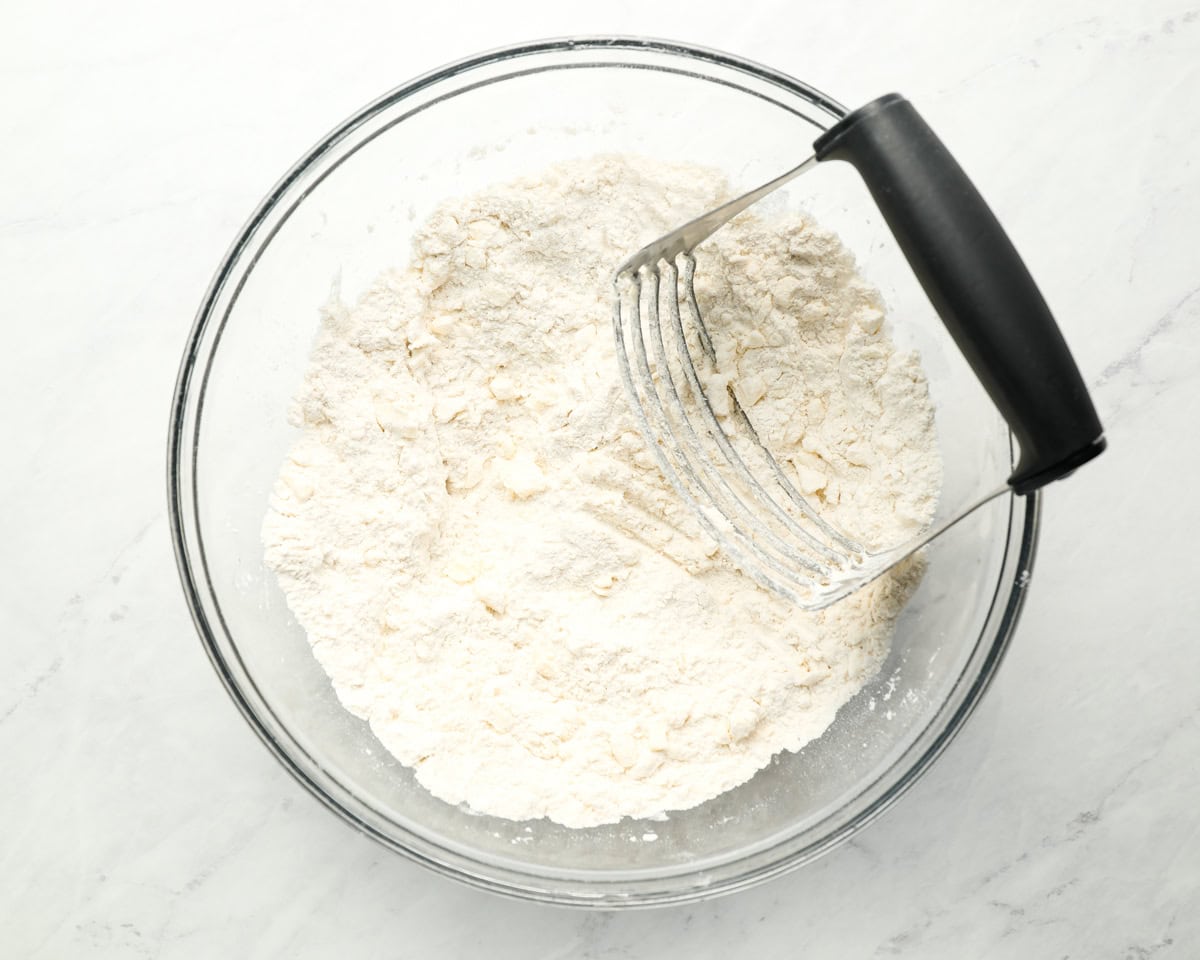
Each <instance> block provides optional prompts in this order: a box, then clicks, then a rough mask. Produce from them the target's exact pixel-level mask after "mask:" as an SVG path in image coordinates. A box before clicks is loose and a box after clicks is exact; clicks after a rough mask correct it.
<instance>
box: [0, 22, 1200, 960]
mask: <svg viewBox="0 0 1200 960" xmlns="http://www.w3.org/2000/svg"><path fill="white" fill-rule="evenodd" d="M574 6H575V5H569V4H552V3H542V4H530V3H517V2H511V3H507V4H495V3H484V2H470V3H459V4H447V3H442V4H430V5H428V6H427V7H422V8H421V9H420V11H419V12H415V13H412V12H406V10H407V9H411V5H410V4H404V3H395V2H393V3H382V2H359V0H350V2H342V3H336V4H334V3H297V2H287V3H282V2H281V3H274V4H271V5H259V4H253V3H247V2H244V0H243V2H230V0H217V2H209V3H205V4H190V5H181V4H161V3H153V2H143V3H134V2H130V0H120V2H117V3H110V4H85V3H76V4H74V5H72V4H64V3H34V2H32V0H29V2H26V0H15V2H14V3H10V4H8V5H6V7H5V16H4V21H5V23H4V27H3V29H2V30H0V142H2V143H3V144H4V146H3V149H2V150H0V174H2V175H0V288H2V289H3V291H4V309H3V315H4V333H5V343H4V346H3V348H2V349H0V410H3V416H2V419H0V451H2V453H0V459H2V462H3V464H4V469H3V470H2V471H0V499H2V502H3V509H2V510H0V551H2V556H3V577H0V636H2V642H0V664H2V666H0V761H2V763H3V770H4V774H5V776H4V780H3V786H2V787H0V820H2V822H3V824H4V827H3V831H2V832H0V954H3V955H4V956H11V957H35V958H58V957H79V956H96V957H109V956H113V957H124V956H129V957H138V956H154V957H193V956H194V957H212V956H253V957H271V956H296V957H323V956H335V955H337V956H342V955H347V956H360V957H458V956H464V957H466V956H489V957H496V958H506V957H522V958H545V960H549V958H560V957H576V956H583V957H610V958H624V957H642V956H645V957H728V956H735V955H744V956H755V957H776V956H778V957H783V956H795V955H804V956H837V957H872V956H874V957H890V956H897V955H902V956H908V955H911V956H920V957H948V958H950V957H953V958H962V957H989V958H990V957H1014V958H1016V957H1020V958H1024V957H1049V958H1055V960H1057V958H1067V957H1069V958H1093V957H1112V958H1129V960H1134V958H1137V960H1141V958H1148V957H1154V958H1155V960H1166V958H1174V957H1180V958H1184V957H1193V956H1196V955H1197V953H1196V951H1197V950H1198V949H1200V948H1198V947H1197V942H1198V941H1200V813H1198V812H1197V811H1198V806H1197V798H1198V797H1200V697H1198V696H1197V682H1198V678H1200V637H1198V634H1200V630H1198V627H1197V624H1198V623H1200V589H1198V588H1197V585H1196V572H1197V571H1198V570H1200V564H1198V563H1197V561H1196V550H1195V542H1196V540H1197V538H1198V537H1200V522H1198V521H1200V496H1198V495H1197V493H1196V478H1197V477H1198V476H1200V452H1198V450H1200V446H1198V442H1197V439H1196V437H1197V433H1196V422H1197V419H1198V418H1200V229H1198V228H1197V223H1198V222H1200V7H1198V6H1197V0H1178V2H1174V0H1155V2H1145V0H1142V2H1136V3H1128V2H1118V0H1090V2H1086V3H1082V2H1056V3H1043V2H1039V0H1012V2H1008V3H1005V4H974V3H961V2H953V0H938V2H933V3H924V4H921V5H919V6H917V5H904V8H903V11H902V10H901V5H898V4H884V3H880V4H877V5H875V4H873V5H863V4H832V3H824V4H796V3H793V2H770V3H767V2H763V3H742V4H735V5H728V6H727V5H714V4H705V5H700V6H694V7H692V8H691V9H692V12H691V13H689V14H688V15H687V16H686V17H685V16H681V15H680V13H679V12H677V11H676V9H675V7H674V6H673V5H669V4H645V5H644V4H639V3H632V2H610V3H606V4H597V5H594V6H593V7H592V8H591V9H590V10H589V11H588V12H581V11H572V10H569V9H568V8H570V7H574ZM598 32H625V33H633V32H640V33H648V34H656V35H661V36H673V37H676V38H678V39H682V40H689V41H693V42H698V43H703V44H708V45H713V46H718V47H724V48H727V49H730V50H733V51H735V52H739V53H741V54H743V55H746V56H749V57H752V58H754V59H758V60H762V61H764V62H768V63H771V64H773V65H775V66H777V67H779V68H782V69H784V70H786V71H789V72H791V73H793V74H795V75H797V76H800V77H803V78H805V79H807V80H809V81H811V82H813V83H815V84H816V85H817V86H819V87H821V88H823V89H827V90H829V91H830V92H832V93H833V94H835V95H836V96H838V97H839V98H840V99H842V100H843V101H845V102H849V103H854V102H858V101H862V100H865V99H867V98H869V97H871V96H873V95H875V94H877V93H880V92H883V91H884V90H887V89H892V88H895V89H900V90H903V91H905V92H906V93H907V94H908V95H909V96H910V97H912V98H913V99H914V100H916V101H917V102H918V103H919V104H920V105H921V106H922V108H923V110H924V111H925V113H926V114H927V115H928V116H929V118H930V120H931V122H932V123H933V125H934V126H935V127H937V128H940V129H941V131H942V132H943V134H944V135H946V136H947V139H949V140H951V142H952V143H953V144H954V146H955V149H956V152H957V153H958V154H959V155H960V159H961V160H962V161H963V163H964V165H965V166H967V167H968V169H970V170H971V171H972V172H973V174H974V175H975V177H976V179H977V181H978V182H979V184H980V186H981V188H982V189H983V192H984V193H985V194H987V195H988V196H989V197H990V198H991V199H992V201H993V203H994V205H995V206H996V207H997V208H998V210H999V211H1000V212H1001V214H1002V216H1003V218H1004V219H1005V221H1006V223H1007V224H1008V226H1009V227H1010V230H1011V232H1012V233H1013V234H1014V236H1015V237H1016V239H1017V242H1018V245H1019V246H1020V247H1021V248H1022V250H1023V251H1024V253H1025V254H1026V258H1027V260H1028V261H1029V262H1030V264H1031V266H1032V268H1033V270H1034V273H1035V274H1036V275H1037V276H1038V277H1039V279H1040V280H1041V282H1042V284H1043V287H1044V290H1045V292H1046V294H1047V297H1048V299H1049V300H1050V301H1051V303H1052V304H1054V305H1055V306H1056V307H1057V309H1058V313H1059V316H1060V319H1061V322H1062V325H1063V327H1064V328H1065V331H1066V333H1067V335H1068V338H1069V339H1070V341H1071V342H1072V344H1073V345H1074V347H1075V349H1076V354H1077V357H1078V359H1079V362H1080V365H1081V367H1082V368H1083V369H1084V371H1085V374H1086V375H1087V377H1088V379H1089V380H1090V381H1091V382H1092V383H1093V384H1094V385H1095V386H1096V397H1097V401H1098V405H1099V406H1100V408H1101V414H1102V416H1103V417H1104V418H1105V421H1106V425H1107V427H1108V430H1109V436H1110V439H1111V450H1110V452H1109V453H1108V454H1106V455H1105V457H1104V458H1103V459H1102V460H1100V461H1098V462H1097V463H1096V465H1094V466H1092V467H1089V468H1088V469H1087V470H1085V471H1083V472H1081V473H1080V475H1079V476H1078V477H1077V478H1075V479H1073V480H1072V481H1071V482H1070V483H1069V484H1066V485H1063V486H1061V487H1060V488H1057V489H1053V490H1052V491H1051V492H1050V493H1049V495H1048V497H1047V501H1048V502H1047V509H1046V524H1045V535H1044V538H1043V541H1042V548H1041V555H1040V558H1039V561H1038V566H1037V571H1036V575H1035V585H1034V586H1035V588H1034V590H1033V592H1032V596H1031V599H1030V602H1029V604H1028V607H1027V612H1026V614H1025V617H1024V621H1023V623H1022V624H1021V627H1020V630H1019V632H1018V636H1017V640H1016V643H1015V645H1014V646H1013V649H1012V652H1011V654H1010V655H1009V657H1008V659H1007V661H1006V663H1005V664H1004V666H1003V669H1002V671H1001V674H1000V676H999V678H998V680H997V681H996V684H995V686H994V688H993V689H992V691H991V692H990V693H989V695H988V696H987V698H986V700H985V701H984V703H983V705H982V706H981V708H980V710H979V712H978V714H977V715H976V717H975V718H974V719H973V721H972V722H971V723H970V725H969V726H968V728H967V729H966V731H965V732H964V733H963V734H962V736H961V737H959V739H958V740H957V741H956V742H955V743H954V744H953V746H952V747H951V749H950V750H949V751H948V753H947V754H946V756H945V757H944V758H943V759H942V760H941V761H940V762H939V763H938V764H937V765H936V766H935V767H934V769H933V770H932V771H931V772H930V773H929V775H928V776H926V777H925V778H924V779H923V780H922V781H921V782H920V783H919V784H918V785H917V786H916V787H915V788H914V789H913V790H912V791H911V793H909V794H908V795H907V796H906V797H905V798H904V799H903V800H902V802H901V803H900V804H899V805H898V806H897V807H895V808H894V809H893V810H892V811H891V812H890V813H889V814H888V815H886V816H885V817H884V818H883V819H882V820H880V821H879V822H877V823H876V824H874V825H872V826H871V827H870V828H868V829H867V830H866V831H865V832H863V833H862V834H861V835H860V836H859V837H858V838H857V839H856V840H855V841H854V842H853V843H852V844H851V845H849V846H847V847H844V848H842V849H841V850H839V851H837V852H835V853H834V854H832V855H830V856H828V857H827V858H825V859H824V860H822V861H821V862H819V863H818V864H816V865H814V866H812V867H810V868H808V869H805V870H803V871H800V872H798V873H794V874H792V875H790V876H788V877H786V878H783V879H780V880H777V881H775V882H773V883H770V884H768V885H766V886H763V887H760V888H758V889H756V890H753V891H751V892H748V893H745V894H740V895H737V896H733V897H728V898H725V899H722V900H718V901H715V902H711V903H706V904H703V905H700V906H694V907H688V908H678V909H666V910H659V911H655V912H652V913H638V914H633V915H625V914H620V915H618V914H585V913H579V912H571V911H564V910H556V909H549V908H543V907H537V906H531V905H522V904H517V903H512V902H509V901H506V900H501V899H497V898H494V897H491V896H488V895H485V894H482V893H478V892H474V891H471V890H468V889H466V888H463V887H460V886H458V885H455V884H453V883H451V882H449V881H446V880H442V879H439V878H437V877H433V876H430V875H427V874H426V873H424V872H423V871H421V870H420V869H419V868H417V867H415V866H413V865H411V864H409V863H407V862H405V861H404V860H402V859H400V858H398V857H396V856H394V855H392V854H390V853H388V852H386V851H384V850H383V849H381V848H379V847H376V846H375V845H373V844H372V843H371V842H370V841H368V840H365V839H363V838H361V837H360V836H358V835H356V834H355V833H353V832H352V831H351V830H349V829H348V828H347V827H345V826H344V825H343V824H342V823H341V822H340V821H338V820H337V819H336V818H334V817H333V816H332V815H331V814H329V813H328V812H326V811H325V810H324V809H323V808H322V807H320V806H319V805H318V804H317V803H316V801H314V800H313V799H311V798H310V797H309V796H308V795H307V794H306V793H304V791H302V790H301V788H300V787H299V786H297V785H296V784H295V783H294V782H292V780H291V779H290V778H289V777H288V776H287V775H286V774H285V773H284V772H283V770H282V769H281V768H279V767H278V765H277V764H276V763H275V762H274V761H273V760H272V759H271V758H270V756H269V755H268V754H267V753H266V751H265V750H263V748H262V747H261V746H260V745H259V743H258V742H257V740H256V739H255V738H254V736H253V735H252V734H251V733H250V731H249V729H248V728H247V727H246V725H245V724H244V722H243V721H242V719H241V718H240V717H239V716H238V714H237V712H236V711H235V710H234V708H233V707H232V705H231V704H230V702H229V700H228V698H227V697H226V695H225V693H224V691H223V690H222V688H221V686H220V684H219V683H218V681H217V679H216V677H215V676H214V675H213V673H212V671H211V669H210V668H209V666H208V664H207V662H206V660H205V657H204V655H203V653H202V651H201V648H200V645H199V643H198V642H197V640H196V638H195V636H194V633H193V630H192V625H191V622H190V620H189V618H188V614H187V611H186V609H185V606H184V603H183V600H182V597H181V594H180V591H179V588H178V585H177V582H176V577H175V571H174V566H173V562H172V558H171V552H170V544H169V539H168V534H167V524H166V517H165V497H164V490H163V471H164V441H165V434H166V425H167V410H168V401H169V397H170V392H171V386H172V382H173V378H174V375H175V369H176V364H177V361H178V358H179V355H180V351H181V348H182V345H183V342H184V338H185V335H186V332H187V330H188V327H189V325H190V323H191V319H192V313H193V310H194V308H195V306H196V304H197V303H198V301H199V299H200V295H201V293H202V291H203V289H204V286H205V284H206V283H207V281H208V278H209V275H210V273H211V271H212V269H213V268H214V266H215V265H216V263H217V261H218V259H219V257H220V256H221V254H222V253H223V251H224V249H225V246H226V245H227V244H228V243H229V241H230V240H231V238H232V237H233V235H234V233H235V231H236V230H237V228H238V227H239V225H240V224H241V222H242V220H243V218H244V217H245V216H246V215H247V213H248V212H249V210H250V209H251V208H252V206H253V205H254V204H255V203H256V202H257V200H258V199H259V197H260V196H261V195H262V193H263V192H264V191H265V190H266V188H267V187H268V186H269V185H270V184H271V183H272V182H273V181H274V180H275V178H276V177H277V176H278V175H279V173H281V172H282V171H283V170H284V169H285V168H286V166H287V165H289V164H290V163H291V162H292V161H293V160H294V159H295V158H296V157H297V156H298V155H299V154H300V153H301V152H302V151H303V150H304V149H305V148H307V147H308V146H309V145H310V143H311V142H312V141H313V140H314V139H315V138H316V137H317V136H318V135H319V134H320V133H322V132H324V131H325V130H326V129H327V128H328V127H330V126H331V125H333V124H334V123H335V122H336V121H338V120H340V119H341V118H342V117H343V116H345V115H346V114H348V113H349V112H350V111H351V110H353V109H355V108H357V107H358V106H359V105H361V104H362V103H364V102H366V101H367V100H369V99H371V98H373V97H374V96H376V95H377V94H378V93H380V92H381V91H383V90H386V89H388V88H390V87H392V86H394V85H396V84H398V83H400V82H402V81H404V80H406V79H408V78H409V77H410V76H412V75H414V74H416V73H418V72H421V71H424V70H426V69H428V68H431V67H434V66H436V65H438V64H440V63H442V62H444V61H446V60H449V59H453V58H457V57H459V56H462V55H465V54H468V53H471V52H474V51H477V50H480V49H486V48H490V47H494V46H498V45H501V44H503V43H507V42H511V41H516V40H520V39H527V38H530V37H537V36H547V35H555V34H564V33H598Z"/></svg>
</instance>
